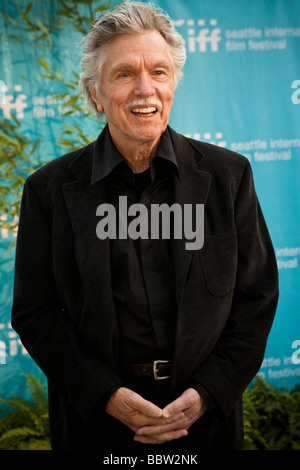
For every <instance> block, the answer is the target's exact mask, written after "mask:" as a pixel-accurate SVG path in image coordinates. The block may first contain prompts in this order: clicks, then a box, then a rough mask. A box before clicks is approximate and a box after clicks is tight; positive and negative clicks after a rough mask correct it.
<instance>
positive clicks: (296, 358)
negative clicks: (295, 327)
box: [292, 339, 300, 364]
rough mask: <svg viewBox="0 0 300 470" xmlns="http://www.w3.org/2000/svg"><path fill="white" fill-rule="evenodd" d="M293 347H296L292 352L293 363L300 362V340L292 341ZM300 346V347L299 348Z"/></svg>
mask: <svg viewBox="0 0 300 470" xmlns="http://www.w3.org/2000/svg"><path fill="white" fill-rule="evenodd" d="M292 348H293V349H296V351H294V352H293V354H292V363H293V364H300V340H299V339H298V340H297V339H296V340H295V341H293V342H292ZM297 348H298V349H297Z"/></svg>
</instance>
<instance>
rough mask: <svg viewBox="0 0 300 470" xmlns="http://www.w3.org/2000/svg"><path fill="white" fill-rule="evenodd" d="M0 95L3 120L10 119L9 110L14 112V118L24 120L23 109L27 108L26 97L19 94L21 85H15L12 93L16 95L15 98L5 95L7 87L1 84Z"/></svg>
mask: <svg viewBox="0 0 300 470" xmlns="http://www.w3.org/2000/svg"><path fill="white" fill-rule="evenodd" d="M1 90H2V91H1V93H2V95H1V96H2V100H1V101H0V109H2V111H3V115H4V117H5V119H10V118H11V110H13V109H14V110H15V111H16V116H17V118H18V119H23V118H24V109H25V108H27V103H26V100H27V95H25V94H24V93H20V92H21V91H22V87H21V85H15V86H14V91H15V92H17V93H18V95H17V96H16V97H15V96H14V95H8V94H5V92H7V91H8V86H6V85H3V82H2V83H1ZM3 94H4V96H3Z"/></svg>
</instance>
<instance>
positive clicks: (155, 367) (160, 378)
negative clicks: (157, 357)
mask: <svg viewBox="0 0 300 470" xmlns="http://www.w3.org/2000/svg"><path fill="white" fill-rule="evenodd" d="M169 362H170V361H154V362H153V375H154V378H155V380H164V379H169V378H170V377H171V376H170V375H164V376H163V377H159V376H158V375H157V372H158V371H157V366H158V365H159V364H168V363H169Z"/></svg>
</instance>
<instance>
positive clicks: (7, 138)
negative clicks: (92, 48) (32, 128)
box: [0, 0, 116, 246]
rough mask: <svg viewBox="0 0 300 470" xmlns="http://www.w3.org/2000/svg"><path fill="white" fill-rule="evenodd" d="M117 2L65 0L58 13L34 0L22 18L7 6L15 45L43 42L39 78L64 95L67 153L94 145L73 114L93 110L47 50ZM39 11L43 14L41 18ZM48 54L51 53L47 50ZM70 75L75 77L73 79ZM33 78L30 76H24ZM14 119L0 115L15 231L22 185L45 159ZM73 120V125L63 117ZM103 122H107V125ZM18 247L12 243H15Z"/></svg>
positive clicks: (4, 184) (3, 206) (1, 158)
mask: <svg viewBox="0 0 300 470" xmlns="http://www.w3.org/2000/svg"><path fill="white" fill-rule="evenodd" d="M112 5H116V2H111V1H110V0H107V1H94V0H78V1H76V2H74V1H73V0H61V1H60V2H59V6H58V11H57V10H54V11H53V12H52V11H51V10H50V12H49V8H48V6H47V4H46V3H45V2H43V1H42V0H35V2H30V3H28V5H27V6H26V8H25V9H24V10H22V9H20V8H17V10H16V12H17V14H18V16H17V17H16V18H12V17H11V16H10V15H9V14H8V12H7V11H5V10H2V14H3V18H4V20H5V21H6V23H7V26H8V31H9V34H8V37H9V39H10V41H12V43H15V44H17V43H19V42H27V43H28V47H30V48H31V47H32V44H33V43H34V44H35V45H37V46H38V50H39V53H40V54H41V57H38V58H36V60H37V62H38V63H39V65H40V67H41V73H40V76H41V77H42V78H43V79H44V80H46V81H47V80H51V81H53V80H55V81H56V82H57V83H58V85H59V89H62V90H63V91H62V93H60V94H59V95H56V96H54V97H53V98H58V99H60V100H62V102H63V104H62V107H63V108H64V112H63V113H62V114H61V119H62V126H61V129H62V131H61V135H60V136H57V141H58V143H59V145H61V146H62V147H63V148H64V152H69V151H72V150H74V149H75V148H80V147H82V146H83V145H86V144H87V143H89V141H90V139H89V138H88V136H86V135H85V133H84V132H83V130H82V129H81V128H80V127H79V126H77V125H76V124H74V123H72V122H71V121H69V119H68V118H69V116H75V115H76V114H80V115H81V116H83V118H85V117H87V116H89V115H90V114H91V113H90V112H89V111H87V110H86V111H85V112H84V113H83V108H82V96H81V93H80V91H79V88H78V80H79V76H78V74H77V72H76V71H74V70H71V71H69V74H70V76H68V77H65V76H63V75H62V74H61V73H60V72H58V71H57V70H53V68H52V67H50V65H49V64H48V63H47V61H46V60H45V58H44V55H43V54H45V52H46V51H47V50H48V49H49V48H51V47H52V46H53V43H54V42H55V41H54V39H55V37H57V35H59V34H63V31H64V29H66V30H68V28H71V30H75V31H76V32H77V33H78V34H79V36H80V35H82V37H84V36H85V35H86V34H87V33H88V31H89V28H90V25H91V23H92V22H93V21H94V20H95V19H96V17H97V16H98V15H99V13H100V12H101V11H103V10H106V9H108V8H111V7H112ZM36 11H38V18H37V16H36V13H35V12H36ZM45 55H46V54H45ZM70 77H71V78H70ZM22 78H23V79H24V80H28V78H27V77H24V76H23V77H22ZM12 118H13V121H12V120H7V119H0V128H1V131H0V145H1V150H0V214H1V217H0V228H5V229H8V230H9V231H10V232H13V233H14V234H15V233H16V230H17V226H18V217H19V212H20V202H21V196H22V189H23V185H24V182H25V180H26V179H27V177H28V176H29V175H30V174H31V173H32V172H33V171H34V170H36V169H37V168H38V167H39V166H40V165H41V164H43V163H45V161H40V160H39V159H38V157H37V155H38V151H39V146H40V139H35V140H33V139H31V138H30V137H28V135H27V134H26V132H28V131H24V130H23V128H22V127H21V125H20V122H19V121H18V120H17V119H16V118H15V117H14V116H13V115H12ZM65 119H68V124H65V123H64V120H65ZM102 124H103V123H102ZM12 246H13V245H12Z"/></svg>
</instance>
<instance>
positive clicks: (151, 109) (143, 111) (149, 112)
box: [131, 106, 157, 117]
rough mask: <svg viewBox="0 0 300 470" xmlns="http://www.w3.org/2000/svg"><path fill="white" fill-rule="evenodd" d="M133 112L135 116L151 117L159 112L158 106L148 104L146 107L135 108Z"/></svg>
mask: <svg viewBox="0 0 300 470" xmlns="http://www.w3.org/2000/svg"><path fill="white" fill-rule="evenodd" d="M131 112H132V114H134V115H135V116H143V117H149V116H153V115H154V114H156V113H157V108H156V107H155V106H148V107H144V108H133V109H132V110H131Z"/></svg>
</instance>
